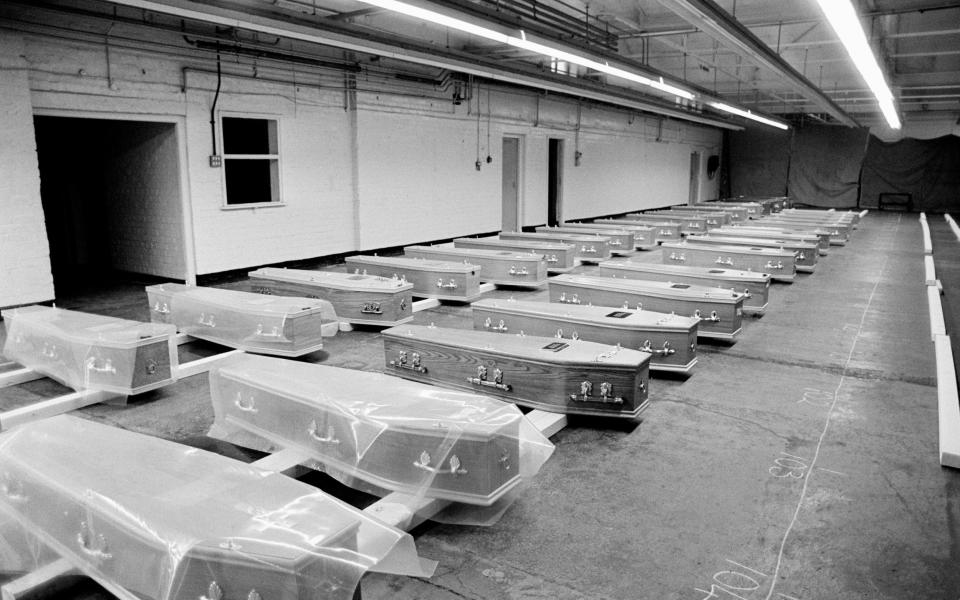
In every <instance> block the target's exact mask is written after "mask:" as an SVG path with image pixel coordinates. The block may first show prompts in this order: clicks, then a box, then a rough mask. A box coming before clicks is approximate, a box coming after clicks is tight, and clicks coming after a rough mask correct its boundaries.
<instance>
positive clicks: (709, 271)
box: [590, 260, 770, 315]
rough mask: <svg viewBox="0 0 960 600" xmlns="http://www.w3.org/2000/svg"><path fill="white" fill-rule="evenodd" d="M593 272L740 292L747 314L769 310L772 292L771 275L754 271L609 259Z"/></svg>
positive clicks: (609, 275)
mask: <svg viewBox="0 0 960 600" xmlns="http://www.w3.org/2000/svg"><path fill="white" fill-rule="evenodd" d="M590 274H591V275H594V274H595V275H598V276H601V277H622V278H624V279H646V280H650V281H669V282H675V283H692V284H694V285H701V286H707V287H717V288H723V289H727V290H730V291H734V292H740V293H741V294H743V312H744V313H746V314H755V315H761V314H763V313H764V312H765V311H766V309H767V302H768V299H769V294H770V274H769V273H757V272H754V271H736V270H733V269H716V268H713V267H688V266H684V265H664V264H659V263H643V262H634V261H628V260H607V261H604V262H602V263H600V266H599V267H598V268H597V269H596V270H595V271H591V272H590Z"/></svg>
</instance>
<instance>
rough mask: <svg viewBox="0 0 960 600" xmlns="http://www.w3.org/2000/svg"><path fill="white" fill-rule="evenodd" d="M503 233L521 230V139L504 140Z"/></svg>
mask: <svg viewBox="0 0 960 600" xmlns="http://www.w3.org/2000/svg"><path fill="white" fill-rule="evenodd" d="M502 156H503V160H502V161H501V164H502V165H503V175H502V190H501V198H502V206H503V211H502V212H503V217H502V225H501V230H502V231H519V230H520V194H519V190H520V139H519V138H515V137H505V138H503V152H502Z"/></svg>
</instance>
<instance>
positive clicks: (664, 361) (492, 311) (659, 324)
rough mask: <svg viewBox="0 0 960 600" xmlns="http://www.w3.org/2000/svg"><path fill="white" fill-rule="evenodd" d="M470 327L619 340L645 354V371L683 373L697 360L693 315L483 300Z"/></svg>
mask: <svg viewBox="0 0 960 600" xmlns="http://www.w3.org/2000/svg"><path fill="white" fill-rule="evenodd" d="M471 308H472V309H473V327H474V329H482V330H485V331H494V332H497V333H510V334H525V335H536V336H547V337H549V336H554V337H556V338H559V339H571V340H572V339H581V340H587V341H591V342H598V343H600V344H611V345H615V344H620V345H621V346H622V347H624V348H632V349H635V350H640V351H643V352H646V353H648V354H650V370H651V371H672V372H679V373H688V372H689V371H690V369H692V368H693V366H694V365H695V364H697V324H698V323H699V320H698V319H694V318H691V317H682V316H679V315H675V314H674V315H670V314H664V313H657V312H653V311H650V310H633V309H628V310H624V309H611V308H607V307H603V306H587V305H585V304H576V305H573V304H556V303H550V302H532V301H524V300H494V299H489V298H487V299H483V300H478V301H476V302H474V303H473V304H472V305H471Z"/></svg>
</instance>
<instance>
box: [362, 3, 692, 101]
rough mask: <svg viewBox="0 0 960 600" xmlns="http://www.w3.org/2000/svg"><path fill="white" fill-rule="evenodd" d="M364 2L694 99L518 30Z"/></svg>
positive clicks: (399, 5)
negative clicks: (508, 31)
mask: <svg viewBox="0 0 960 600" xmlns="http://www.w3.org/2000/svg"><path fill="white" fill-rule="evenodd" d="M360 1H361V2H364V3H365V4H372V5H373V6H377V7H380V8H384V9H387V10H392V11H395V12H399V13H402V14H405V15H408V16H411V17H416V18H418V19H422V20H424V21H429V22H431V23H436V24H437V25H443V26H444V27H450V28H451V29H456V30H458V31H462V32H464V33H469V34H471V35H475V36H477V37H482V38H484V39H488V40H491V41H494V42H499V43H501V44H507V45H509V46H513V47H514V48H520V49H522V50H527V51H529V52H533V53H535V54H541V55H543V56H547V57H549V58H553V59H557V60H562V61H565V62H569V63H572V64H575V65H580V66H581V67H587V68H590V69H593V70H595V71H599V72H601V73H606V74H608V75H612V76H614V77H619V78H620V79H626V80H627V81H632V82H634V83H639V84H641V85H646V86H649V87H652V88H654V89H657V90H660V91H662V92H666V93H668V94H673V95H675V96H679V97H681V98H685V99H687V100H693V99H694V94H693V93H692V92H689V91H687V90H685V89H682V88H679V87H677V86H674V85H671V84H669V83H666V82H664V81H663V78H662V77H660V78H659V79H651V78H649V77H644V76H643V75H640V74H639V73H633V72H630V71H626V70H624V69H620V68H618V67H612V66H610V65H609V64H607V63H606V62H599V61H596V60H593V59H590V58H586V57H584V56H580V55H578V54H573V53H571V52H567V51H566V50H560V49H559V48H553V47H551V46H545V45H544V44H540V43H537V42H533V41H530V40H528V39H527V36H526V34H525V33H524V32H523V31H521V32H520V37H516V36H511V35H507V34H504V33H500V32H499V31H495V30H493V29H489V28H486V27H480V26H479V25H474V24H473V23H469V22H467V21H464V20H462V19H457V18H455V17H450V16H447V15H444V14H441V13H438V12H435V11H432V10H427V9H425V8H420V7H419V6H414V5H412V4H407V3H406V2H398V1H397V0H360Z"/></svg>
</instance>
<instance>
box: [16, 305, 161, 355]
mask: <svg viewBox="0 0 960 600" xmlns="http://www.w3.org/2000/svg"><path fill="white" fill-rule="evenodd" d="M0 317H2V318H3V319H4V320H5V321H7V335H8V336H13V335H14V333H15V330H16V329H18V328H19V326H20V324H21V323H22V324H24V325H26V326H28V327H29V328H30V330H31V331H32V332H44V331H46V332H49V333H50V334H51V336H52V337H56V338H60V339H63V340H66V341H70V342H72V343H75V344H87V345H89V344H96V345H100V346H112V347H116V348H133V347H136V346H139V345H140V344H142V343H143V340H146V339H150V338H159V337H169V336H173V335H175V334H176V333H177V328H176V326H174V325H166V324H163V323H141V322H140V321H131V320H129V319H118V318H117V317H107V316H104V315H97V314H92V313H85V312H80V311H75V310H66V309H62V308H52V307H49V306H40V305H34V306H24V307H21V308H11V309H7V310H5V311H3V312H0Z"/></svg>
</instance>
